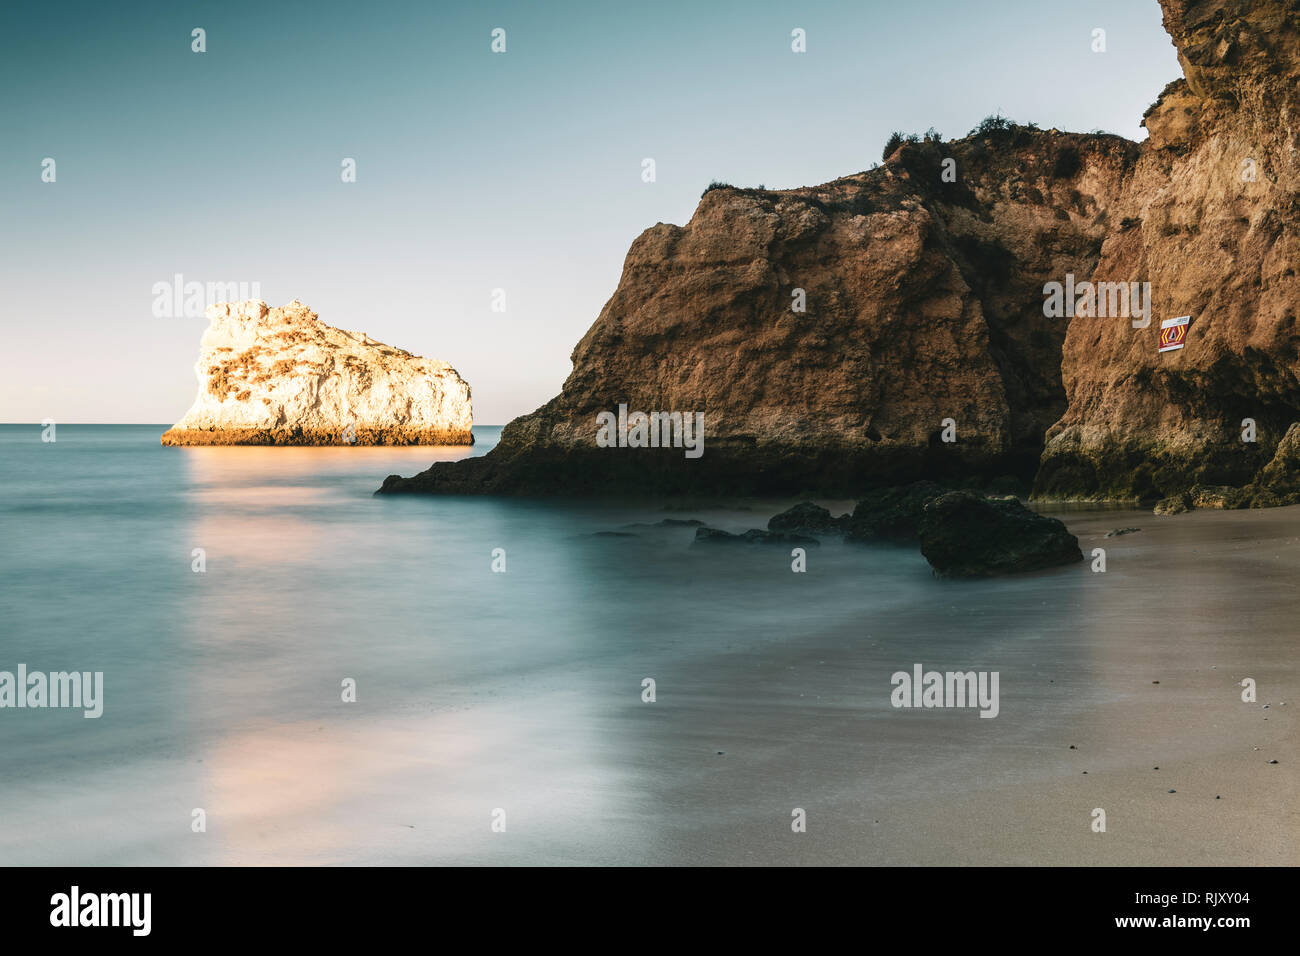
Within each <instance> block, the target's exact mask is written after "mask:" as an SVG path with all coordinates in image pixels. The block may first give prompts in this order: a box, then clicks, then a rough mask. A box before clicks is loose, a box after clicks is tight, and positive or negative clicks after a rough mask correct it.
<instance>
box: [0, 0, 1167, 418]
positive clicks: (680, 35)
mask: <svg viewBox="0 0 1300 956" xmlns="http://www.w3.org/2000/svg"><path fill="white" fill-rule="evenodd" d="M194 27H203V28H204V29H205V30H206V31H207V52H206V53H203V54H196V53H192V52H191V49H190V47H191V39H190V34H191V30H192V29H193V28H194ZM495 27H501V28H504V29H505V30H506V37H507V52H506V53H505V54H493V53H492V52H491V50H490V43H491V35H490V34H491V31H492V29H493V28H495ZM796 27H800V28H803V29H804V30H806V31H807V45H808V51H807V53H804V54H795V53H792V52H791V49H790V32H791V30H792V29H794V28H796ZM1096 27H1101V28H1103V29H1105V30H1106V41H1107V51H1106V52H1105V53H1104V54H1098V53H1093V52H1092V51H1091V48H1090V47H1091V43H1092V36H1091V34H1092V30H1093V29H1094V28H1096ZM1179 75H1180V71H1179V68H1178V63H1177V59H1176V57H1175V55H1174V49H1173V46H1172V44H1171V43H1170V42H1169V39H1168V37H1167V36H1166V34H1165V33H1164V31H1163V29H1162V28H1161V25H1160V8H1159V5H1158V4H1157V2H1156V0H1093V2H1070V0H988V2H968V0H906V2H883V0H882V2H872V0H857V2H843V3H828V2H817V0H809V2H798V3H795V2H790V3H771V2H761V0H756V2H749V3H746V2H735V3H710V2H706V0H687V2H680V3H679V2H668V0H662V2H661V0H656V2H653V3H612V2H593V3H577V2H574V3H546V4H543V3H534V2H528V3H517V4H508V3H497V4H493V3H484V4H480V3H469V2H465V3H456V4H451V3H441V2H407V3H384V2H373V3H335V2H329V0H325V2H314V3H270V2H265V0H263V2H252V3H244V2H238V0H233V2H219V3H185V2H167V3H152V2H129V3H105V2H94V3H78V4H67V3H58V2H50V3H42V4H23V5H21V7H20V6H18V5H10V6H9V7H8V8H7V9H6V11H5V13H4V15H3V19H2V20H0V131H2V132H0V137H2V139H0V278H2V279H3V291H2V292H0V332H2V333H3V337H2V340H3V346H2V347H0V421H9V422H37V421H40V420H41V419H43V418H47V417H49V418H54V419H55V420H56V421H60V422H75V421H93V422H156V423H170V422H172V421H175V420H176V419H177V418H179V417H180V416H181V415H182V414H183V413H184V412H185V410H186V409H187V408H188V407H189V405H190V403H191V401H192V400H193V397H194V392H195V387H196V383H195V379H194V372H193V365H194V360H195V358H196V356H197V352H198V342H199V337H200V335H201V334H202V330H203V328H204V327H205V326H206V321H205V320H203V319H195V318H167V319H160V318H155V317H154V315H153V313H152V310H151V306H152V303H153V294H152V291H151V290H152V287H153V284H154V283H155V282H159V281H164V280H169V279H170V278H171V277H172V275H173V274H174V273H182V274H183V275H184V276H185V277H186V278H187V279H192V280H198V281H246V282H253V281H256V282H259V283H260V284H261V291H262V297H263V298H265V299H266V300H267V301H268V302H270V303H271V304H272V305H280V304H283V303H284V302H286V301H288V300H289V299H292V298H295V297H296V298H299V299H301V300H302V301H304V302H306V303H307V304H308V305H310V306H311V307H312V308H314V309H315V310H316V311H317V312H318V313H319V314H320V317H321V319H322V320H323V321H326V322H328V323H330V324H332V325H338V326H341V327H343V328H351V329H358V330H364V331H366V332H368V333H370V334H371V335H372V336H374V337H376V338H379V339H380V340H382V341H386V342H389V343H391V344H393V345H397V346H400V347H402V348H406V349H409V350H411V351H413V352H416V353H419V354H422V355H427V356H431V357H436V358H441V359H445V360H447V361H449V362H451V363H452V364H453V365H454V366H455V367H456V368H457V369H458V370H459V371H460V373H461V374H462V375H463V376H464V377H465V378H466V379H467V380H468V381H469V382H470V384H471V386H472V387H473V390H474V404H475V412H476V415H475V418H476V420H477V421H478V422H479V423H480V424H500V423H503V422H505V421H507V420H509V419H510V418H513V417H514V416H516V415H519V414H523V413H525V412H529V411H531V410H532V409H534V408H535V407H536V406H537V405H539V404H541V403H542V402H544V401H546V400H547V399H549V398H550V397H551V396H553V395H554V394H556V393H557V392H558V391H559V388H560V385H561V383H562V382H563V381H564V378H565V377H566V376H567V375H568V372H569V368H570V364H569V353H570V350H571V349H572V348H573V345H574V344H575V343H576V342H577V341H578V339H579V338H580V337H581V336H582V334H583V333H584V332H585V331H586V329H587V328H588V327H589V326H590V325H591V323H592V321H593V320H594V319H595V317H596V315H597V313H598V312H599V311H600V308H601V306H602V305H603V304H604V302H605V300H606V299H607V298H608V297H609V296H610V294H611V293H612V292H613V291H614V288H615V286H616V285H617V283H618V278H619V273H620V270H621V268H622V264H623V257H624V255H625V254H626V251H627V248H628V246H629V244H630V243H631V242H632V240H633V239H634V238H635V237H636V236H637V235H638V234H639V233H640V232H641V231H642V230H643V229H644V228H646V227H648V226H651V225H653V224H654V223H656V222H660V221H663V222H675V223H684V222H685V221H686V220H687V219H689V218H690V216H691V213H692V211H693V210H694V208H695V205H696V203H697V202H698V200H699V196H700V192H701V191H702V190H703V188H704V187H705V186H706V185H707V184H708V183H709V181H710V180H712V179H721V180H724V181H727V182H731V183H735V184H737V185H757V184H758V183H760V182H761V183H764V184H766V185H767V186H768V187H769V188H784V187H794V186H803V185H812V184H816V183H820V182H825V181H827V180H830V179H833V178H835V177H837V176H842V175H846V174H849V173H853V172H857V171H859V170H862V169H866V168H867V167H869V166H870V165H871V163H872V162H875V161H878V160H879V158H880V151H881V146H882V144H883V143H884V141H885V139H886V138H887V137H888V135H889V133H890V131H891V130H893V129H901V130H916V131H923V130H925V129H926V128H927V127H930V126H934V127H936V128H937V129H939V130H940V131H941V132H942V133H943V134H944V135H945V136H947V137H955V136H960V135H964V134H965V133H966V132H967V131H968V130H969V129H970V128H971V127H973V126H974V125H975V124H976V123H977V122H979V120H980V119H981V118H982V117H984V116H985V115H987V114H989V113H991V112H994V111H996V110H1001V111H1002V112H1003V113H1004V114H1005V115H1007V116H1010V117H1012V118H1014V119H1016V120H1019V121H1022V122H1024V121H1030V120H1032V121H1035V122H1037V123H1039V124H1040V125H1042V126H1045V127H1047V126H1056V127H1058V128H1060V129H1069V130H1081V131H1088V130H1092V129H1098V128H1100V129H1106V130H1110V131H1112V132H1117V133H1121V134H1123V135H1126V136H1129V137H1132V138H1134V139H1140V138H1143V137H1144V135H1145V133H1144V131H1142V130H1141V129H1140V127H1139V126H1138V123H1139V120H1140V119H1141V115H1142V112H1143V110H1144V109H1145V108H1146V107H1147V106H1148V105H1149V104H1150V103H1151V102H1152V101H1153V100H1154V99H1155V97H1156V95H1157V94H1158V93H1159V92H1160V90H1161V89H1162V88H1163V87H1164V85H1165V84H1166V83H1167V82H1169V81H1170V80H1172V79H1174V78H1176V77H1177V76H1179ZM45 157H52V158H54V159H55V161H56V163H57V182H55V183H52V184H50V183H42V182H41V162H42V160H43V159H44V158H45ZM344 157H352V158H355V160H356V162H357V182H356V183H351V184H344V183H342V182H340V175H339V173H340V163H341V161H342V160H343V158H344ZM645 157H652V158H654V160H655V161H656V164H657V177H658V178H657V181H656V182H655V183H653V184H646V183H643V182H642V181H641V161H642V159H643V158H645ZM497 287H500V288H504V289H505V290H506V293H507V300H506V302H507V310H508V311H507V312H506V313H505V314H499V313H494V312H492V311H491V308H490V296H491V290H492V289H493V288H497Z"/></svg>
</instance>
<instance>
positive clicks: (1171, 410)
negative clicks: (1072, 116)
mask: <svg viewBox="0 0 1300 956" xmlns="http://www.w3.org/2000/svg"><path fill="white" fill-rule="evenodd" d="M1163 7H1164V21H1165V27H1166V29H1167V30H1168V31H1169V33H1170V35H1171V36H1172V37H1173V39H1174V43H1175V45H1176V46H1177V48H1178V55H1179V60H1180V62H1181V63H1182V65H1183V71H1184V74H1185V76H1184V78H1183V79H1180V80H1177V81H1175V82H1173V83H1171V84H1170V85H1169V86H1168V87H1167V88H1166V89H1165V91H1164V93H1162V94H1161V96H1160V99H1159V101H1158V102H1157V103H1156V104H1155V105H1154V106H1152V107H1151V109H1150V110H1149V111H1148V112H1147V115H1146V118H1145V120H1144V124H1145V125H1146V127H1147V130H1148V132H1149V134H1150V138H1149V139H1148V141H1147V142H1146V143H1145V144H1144V146H1143V149H1142V154H1141V157H1140V159H1139V160H1138V163H1137V165H1136V167H1135V169H1134V171H1133V174H1132V176H1131V177H1130V179H1129V181H1128V182H1127V184H1126V187H1125V189H1124V191H1123V194H1122V196H1121V199H1120V202H1119V205H1118V207H1117V215H1118V217H1119V218H1120V220H1121V221H1122V222H1123V223H1125V224H1127V228H1124V229H1121V230H1117V231H1115V232H1113V233H1112V234H1110V235H1108V236H1107V238H1106V241H1105V243H1104V244H1103V246H1102V250H1101V259H1100V262H1099V263H1098V266H1097V269H1096V273H1097V276H1099V277H1106V278H1113V279H1124V280H1130V281H1138V280H1141V281H1149V282H1150V283H1151V292H1152V298H1153V300H1154V309H1153V321H1152V323H1151V326H1150V327H1149V328H1145V329H1133V328H1131V327H1130V325H1129V323H1125V322H1116V321H1113V320H1107V319H1092V320H1088V319H1075V320H1074V321H1072V322H1071V324H1070V327H1069V332H1068V333H1067V335H1066V339H1065V344H1064V350H1063V359H1062V378H1063V381H1064V385H1065V389H1066V394H1067V397H1068V399H1069V406H1068V408H1067V410H1066V413H1065V415H1064V416H1063V417H1062V419H1061V420H1060V422H1058V423H1057V424H1056V425H1055V426H1053V428H1052V429H1051V430H1050V431H1049V433H1048V436H1047V443H1046V448H1045V449H1044V454H1043V462H1042V469H1041V471H1040V473H1039V475H1038V479H1037V482H1036V491H1037V492H1038V493H1039V494H1040V495H1042V496H1045V497H1072V498H1079V497H1091V498H1128V499H1139V498H1155V497H1165V496H1169V495H1173V494H1176V493H1182V492H1184V491H1188V490H1192V489H1194V488H1195V487H1196V486H1198V485H1200V486H1220V487H1221V486H1229V487H1234V488H1244V489H1245V493H1244V494H1237V495H1235V496H1234V495H1226V496H1225V495H1223V494H1221V493H1220V494H1217V495H1212V496H1209V497H1210V499H1211V500H1218V501H1221V502H1223V501H1227V502H1233V503H1234V504H1235V505H1246V504H1252V503H1254V504H1276V503H1279V502H1281V501H1284V500H1286V501H1291V500H1295V498H1294V495H1293V492H1294V489H1292V488H1290V487H1289V485H1288V484H1287V481H1288V480H1287V479H1286V478H1285V475H1286V474H1287V473H1288V469H1287V468H1286V467H1285V460H1284V459H1285V458H1286V455H1287V454H1288V448H1289V447H1290V446H1287V447H1284V448H1282V449H1281V454H1282V459H1279V461H1277V462H1275V463H1272V466H1271V467H1270V463H1271V462H1272V459H1273V458H1274V456H1275V455H1276V454H1278V453H1279V444H1280V443H1281V440H1282V439H1283V437H1284V436H1285V435H1286V433H1287V430H1288V428H1289V426H1290V425H1291V424H1292V423H1294V422H1296V421H1300V382H1298V381H1297V373H1298V372H1300V361H1298V360H1297V359H1298V356H1300V329H1298V328H1297V327H1296V312H1297V309H1300V280H1297V277H1296V271H1295V270H1296V264H1297V263H1300V153H1298V152H1297V147H1298V145H1300V142H1298V139H1297V137H1298V135H1300V125H1298V123H1297V121H1298V120H1300V113H1298V112H1297V107H1298V106H1300V102H1298V100H1300V96H1298V95H1297V85H1296V81H1297V72H1300V3H1297V2H1295V0H1288V2H1281V0H1273V2H1270V0H1163ZM1177 316H1190V317H1191V321H1190V323H1189V327H1188V333H1187V344H1186V346H1185V347H1184V348H1182V349H1180V350H1176V351H1169V352H1165V353H1160V352H1159V351H1158V341H1159V336H1160V329H1159V325H1160V322H1159V320H1160V319H1166V318H1173V317H1177ZM1247 419H1250V420H1251V422H1253V425H1252V424H1251V423H1249V422H1247V421H1246V420H1247ZM1252 437H1253V438H1254V439H1255V440H1253V441H1251V440H1249V439H1250V438H1252ZM1243 438H1245V439H1247V440H1243ZM1290 454H1291V455H1292V456H1293V455H1294V451H1291V452H1290ZM1292 483H1294V482H1292ZM1197 497H1200V498H1201V499H1202V502H1203V503H1204V502H1205V498H1206V496H1204V495H1200V494H1198V495H1197Z"/></svg>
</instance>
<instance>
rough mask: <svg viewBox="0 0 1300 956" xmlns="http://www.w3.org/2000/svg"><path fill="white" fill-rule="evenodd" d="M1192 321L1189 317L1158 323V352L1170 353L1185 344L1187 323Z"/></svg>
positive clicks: (1184, 316)
mask: <svg viewBox="0 0 1300 956" xmlns="http://www.w3.org/2000/svg"><path fill="white" fill-rule="evenodd" d="M1190 321H1192V317H1191V316H1190V315H1183V316H1179V317H1178V318H1176V319H1165V320H1164V321H1163V322H1161V323H1160V351H1161V352H1172V351H1173V350H1174V349H1180V348H1182V347H1183V346H1184V345H1186V344H1187V323H1189V322H1190Z"/></svg>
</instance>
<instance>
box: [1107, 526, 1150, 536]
mask: <svg viewBox="0 0 1300 956" xmlns="http://www.w3.org/2000/svg"><path fill="white" fill-rule="evenodd" d="M1141 530H1142V529H1141V528H1116V529H1115V530H1114V531H1107V532H1106V537H1108V538H1118V537H1119V536H1120V535H1122V534H1133V533H1134V532H1137V531H1141Z"/></svg>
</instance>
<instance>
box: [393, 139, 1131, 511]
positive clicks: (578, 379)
mask: <svg viewBox="0 0 1300 956" xmlns="http://www.w3.org/2000/svg"><path fill="white" fill-rule="evenodd" d="M1136 158H1137V147H1136V146H1135V145H1133V144H1131V143H1129V142H1127V141H1125V140H1123V139H1121V138H1119V137H1114V136H1079V135H1071V134H1064V133H1057V132H1055V131H1050V132H1049V131H1035V130H1030V129H1027V128H1023V127H1022V128H1009V129H995V130H992V131H990V132H989V133H988V134H987V135H981V136H975V137H972V138H968V139H966V140H963V141H959V142H954V143H948V144H938V143H928V142H927V143H917V144H904V145H903V146H902V147H901V148H900V149H899V150H897V151H896V152H895V153H894V154H893V155H892V156H891V157H890V158H889V161H888V162H887V163H886V165H885V166H883V167H882V168H880V169H877V170H873V171H870V172H865V173H860V174H858V175H856V176H849V177H846V178H844V179H840V180H836V181H835V182H832V183H827V184H825V185H823V186H818V187H814V188H806V189H795V190H784V191H779V192H778V191H768V190H753V189H734V188H729V187H728V188H716V189H711V190H709V191H708V192H706V194H705V195H704V197H703V199H702V200H701V202H700V205H699V208H698V209H697V210H696V212H695V215H694V216H693V217H692V218H691V220H690V222H689V223H687V224H686V226H684V227H679V226H673V225H666V224H663V223H660V224H659V225H657V226H655V227H653V228H651V229H648V230H646V231H645V232H644V233H642V235H641V236H640V237H639V238H638V239H637V240H636V241H635V242H634V243H633V244H632V248H631V249H630V251H629V252H628V255H627V259H626V262H625V264H624V267H623V275H622V278H621V280H620V282H619V285H618V288H617V290H616V291H615V292H614V295H613V296H612V297H611V298H610V300H609V302H608V303H607V304H606V305H605V307H604V309H603V310H602V311H601V314H600V316H599V318H597V320H596V322H595V324H594V325H593V326H592V327H591V329H590V330H589V331H588V332H587V334H586V335H585V336H584V337H583V339H582V341H581V342H579V343H578V345H577V347H576V348H575V349H574V351H573V356H572V358H573V372H572V374H571V375H570V376H569V378H568V380H567V381H566V382H565V383H564V388H563V391H562V392H561V394H560V395H559V396H558V397H557V398H555V399H553V400H552V401H550V402H549V403H547V404H546V405H545V406H543V407H542V408H540V409H538V410H537V411H536V412H534V413H533V414H531V415H527V416H524V417H523V418H520V419H516V420H515V421H513V422H511V423H510V424H509V425H508V426H507V427H506V429H505V430H504V431H503V433H502V437H501V443H500V445H499V446H498V448H496V449H494V450H493V451H492V452H491V453H490V454H488V455H487V456H485V457H483V458H480V459H472V460H468V461H462V462H455V463H446V464H438V465H435V466H434V467H433V468H432V469H430V470H429V471H427V472H425V473H423V474H422V475H419V476H416V477H415V478H413V479H399V478H397V477H396V476H394V477H391V478H390V479H389V480H388V481H386V482H385V484H384V489H383V490H385V491H389V492H397V491H451V492H476V491H493V492H534V493H548V492H573V493H583V494H590V493H601V492H606V493H624V492H629V491H634V492H635V491H649V492H664V493H676V492H687V491H698V492H718V493H733V494H747V493H793V492H797V491H801V490H810V489H815V490H819V491H823V492H844V493H852V492H854V491H857V490H860V489H861V488H863V487H869V486H871V485H875V484H887V483H893V482H901V481H906V480H910V479H913V478H916V477H919V476H922V475H926V476H945V475H946V476H953V477H964V476H970V475H1000V474H1005V473H1018V474H1019V475H1020V476H1021V477H1029V476H1031V475H1032V473H1033V469H1034V468H1035V467H1036V463H1037V459H1038V454H1039V451H1040V450H1041V447H1042V438H1043V434H1044V432H1045V431H1046V429H1047V427H1048V426H1049V425H1050V424H1051V423H1052V422H1054V421H1055V420H1056V419H1057V418H1058V417H1059V416H1060V415H1061V413H1062V412H1063V411H1064V409H1065V393H1064V389H1063V387H1062V384H1061V380H1060V371H1059V370H1060V350H1061V343H1062V341H1063V338H1064V334H1065V327H1064V324H1063V323H1062V322H1061V321H1060V320H1050V319H1046V318H1044V316H1043V310H1042V292H1041V289H1042V285H1043V283H1044V282H1045V281H1047V280H1049V279H1051V278H1055V277H1056V276H1058V275H1062V274H1064V273H1065V272H1066V271H1068V270H1070V269H1073V270H1075V271H1079V270H1080V269H1084V270H1088V271H1090V270H1091V268H1092V265H1093V264H1095V263H1096V261H1097V257H1098V255H1099V253H1100V250H1101V245H1102V242H1103V240H1104V238H1105V236H1106V235H1107V232H1108V230H1109V228H1110V226H1109V223H1110V219H1111V213H1110V212H1109V209H1110V207H1111V205H1112V204H1113V203H1114V201H1115V198H1116V196H1117V195H1118V193H1119V191H1120V189H1121V188H1122V184H1123V182H1124V179H1125V176H1126V175H1127V174H1128V173H1129V171H1130V170H1131V168H1132V166H1133V163H1134V162H1135V161H1136ZM946 160H951V161H952V163H955V167H953V166H952V164H951V163H949V164H945V161H946ZM946 169H955V177H954V176H952V175H948V176H945V175H944V174H945V170H946ZM949 179H955V181H948V180H949ZM799 290H802V298H803V299H804V303H805V311H802V312H800V311H796V310H795V308H794V306H795V304H796V299H797V297H798V296H799V295H800V293H799ZM620 404H626V405H627V406H628V409H629V411H630V412H631V411H643V412H652V411H668V412H684V413H687V414H688V415H690V414H692V413H697V412H698V413H703V416H704V432H705V441H704V453H703V455H702V456H700V457H699V458H687V457H686V456H685V455H684V454H683V452H682V451H681V450H680V449H676V448H674V449H662V448H659V449H656V448H629V447H600V446H599V445H598V444H597V416H598V415H599V414H600V413H601V412H603V411H610V412H616V411H617V410H618V407H619V405H620ZM945 419H951V423H952V424H951V428H950V429H949V433H948V437H955V439H956V441H955V442H947V441H944V437H945V435H944V432H945Z"/></svg>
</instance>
